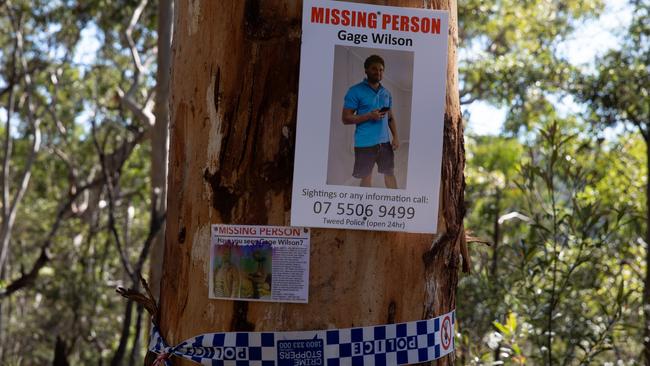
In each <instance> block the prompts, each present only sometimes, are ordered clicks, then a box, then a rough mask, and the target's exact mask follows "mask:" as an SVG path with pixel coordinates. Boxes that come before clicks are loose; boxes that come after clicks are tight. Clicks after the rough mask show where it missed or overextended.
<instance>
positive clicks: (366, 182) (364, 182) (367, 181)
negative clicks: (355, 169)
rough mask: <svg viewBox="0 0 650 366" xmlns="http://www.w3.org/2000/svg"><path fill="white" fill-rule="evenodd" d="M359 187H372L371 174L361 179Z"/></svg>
mask: <svg viewBox="0 0 650 366" xmlns="http://www.w3.org/2000/svg"><path fill="white" fill-rule="evenodd" d="M359 187H372V174H370V175H367V176H365V177H363V178H361V184H359Z"/></svg>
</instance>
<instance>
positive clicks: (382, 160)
mask: <svg viewBox="0 0 650 366" xmlns="http://www.w3.org/2000/svg"><path fill="white" fill-rule="evenodd" d="M377 166H378V168H379V169H378V170H379V173H381V174H383V175H384V184H385V185H386V188H393V189H395V188H397V179H396V178H395V153H394V152H393V147H392V146H391V144H390V143H383V144H381V145H380V147H379V156H378V157H377Z"/></svg>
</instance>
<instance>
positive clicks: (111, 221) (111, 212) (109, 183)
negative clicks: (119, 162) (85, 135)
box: [91, 119, 137, 281]
mask: <svg viewBox="0 0 650 366" xmlns="http://www.w3.org/2000/svg"><path fill="white" fill-rule="evenodd" d="M91 132H92V139H93V144H94V145H95V149H96V150H97V154H98V155H99V161H100V165H101V167H102V176H103V180H104V185H105V187H106V191H107V194H108V226H109V229H110V231H111V234H112V235H113V239H114V240H115V245H116V246H117V251H118V253H119V255H120V261H121V262H122V266H123V267H124V270H125V271H126V273H127V274H128V276H129V277H130V278H131V279H132V280H134V281H137V278H136V277H134V272H133V269H132V268H131V263H130V262H129V259H128V258H127V255H126V252H125V250H124V246H123V245H122V240H121V238H120V235H119V233H118V231H117V226H116V224H115V200H114V190H113V188H114V186H113V177H112V175H113V174H111V172H109V170H108V168H107V163H106V154H105V153H104V151H105V149H104V147H103V146H100V145H99V141H98V140H97V124H96V123H95V120H94V119H92V120H91ZM105 142H106V141H104V144H103V145H105ZM120 169H121V166H120ZM117 171H118V170H116V172H117Z"/></svg>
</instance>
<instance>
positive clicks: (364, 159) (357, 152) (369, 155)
mask: <svg viewBox="0 0 650 366" xmlns="http://www.w3.org/2000/svg"><path fill="white" fill-rule="evenodd" d="M376 159H377V146H369V147H355V148H354V171H353V172H352V176H353V177H355V178H358V179H361V183H360V184H359V186H361V187H371V186H372V170H373V168H374V167H375V160H376Z"/></svg>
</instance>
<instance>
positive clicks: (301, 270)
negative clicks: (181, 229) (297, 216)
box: [209, 225, 309, 303]
mask: <svg viewBox="0 0 650 366" xmlns="http://www.w3.org/2000/svg"><path fill="white" fill-rule="evenodd" d="M210 241H211V245H210V280H209V291H210V295H209V298H211V299H228V300H243V301H273V302H294V303H306V302H307V297H308V290H309V229H306V228H298V227H284V226H251V225H212V233H211V240H210Z"/></svg>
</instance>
